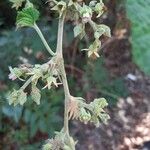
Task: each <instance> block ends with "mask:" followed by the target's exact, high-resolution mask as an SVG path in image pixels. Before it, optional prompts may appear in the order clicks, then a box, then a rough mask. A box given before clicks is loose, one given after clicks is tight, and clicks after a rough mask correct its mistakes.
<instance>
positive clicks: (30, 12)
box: [16, 7, 39, 27]
mask: <svg viewBox="0 0 150 150" xmlns="http://www.w3.org/2000/svg"><path fill="white" fill-rule="evenodd" d="M38 18H39V11H38V10H37V9H35V8H33V7H28V8H24V9H23V10H22V11H19V12H18V14H17V21H16V23H17V27H24V26H27V27H32V26H33V25H34V23H35V22H36V21H37V20H38Z"/></svg>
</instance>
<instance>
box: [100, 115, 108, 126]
mask: <svg viewBox="0 0 150 150" xmlns="http://www.w3.org/2000/svg"><path fill="white" fill-rule="evenodd" d="M99 117H100V119H101V121H102V122H103V123H104V124H107V122H108V119H110V116H109V115H108V114H106V113H101V114H100V115H99Z"/></svg>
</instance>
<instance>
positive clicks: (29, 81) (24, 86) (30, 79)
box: [21, 77, 32, 90]
mask: <svg viewBox="0 0 150 150" xmlns="http://www.w3.org/2000/svg"><path fill="white" fill-rule="evenodd" d="M31 82H32V77H30V78H29V79H28V80H27V81H26V82H25V83H24V85H23V86H22V87H21V89H22V90H24V89H25V88H26V87H27V86H28V85H29V84H30V83H31Z"/></svg>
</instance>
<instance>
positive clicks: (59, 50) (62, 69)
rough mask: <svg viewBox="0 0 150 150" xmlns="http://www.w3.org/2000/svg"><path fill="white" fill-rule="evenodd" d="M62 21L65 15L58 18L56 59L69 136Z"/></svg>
mask: <svg viewBox="0 0 150 150" xmlns="http://www.w3.org/2000/svg"><path fill="white" fill-rule="evenodd" d="M64 20H65V13H64V14H63V15H62V17H60V18H59V25H58V39H57V50H56V53H57V57H58V63H59V70H60V72H61V77H62V82H63V87H64V93H65V109H64V132H65V133H66V134H67V135H69V127H68V123H69V121H68V120H69V119H68V101H69V100H70V92H69V87H68V81H67V77H66V71H65V67H64V59H63V53H62V43H63V30H64Z"/></svg>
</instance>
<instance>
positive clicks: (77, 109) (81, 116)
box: [68, 97, 110, 127]
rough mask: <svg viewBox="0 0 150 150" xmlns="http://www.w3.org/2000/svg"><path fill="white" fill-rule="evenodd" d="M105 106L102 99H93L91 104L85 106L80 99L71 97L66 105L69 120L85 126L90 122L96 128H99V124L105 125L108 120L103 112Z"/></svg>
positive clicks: (104, 101) (83, 101)
mask: <svg viewBox="0 0 150 150" xmlns="http://www.w3.org/2000/svg"><path fill="white" fill-rule="evenodd" d="M107 105H108V103H107V101H106V99H104V98H98V99H94V101H93V102H91V103H89V104H87V103H86V102H85V100H84V99H83V98H81V97H71V100H70V102H69V105H68V107H69V109H68V111H69V114H70V115H69V118H70V119H71V118H72V119H78V120H80V121H81V122H84V123H85V124H87V123H88V122H91V123H94V125H95V126H96V127H99V125H100V122H103V123H105V124H106V123H107V120H108V119H109V118H110V117H109V115H108V114H107V113H106V112H105V111H104V108H105V107H106V106H107Z"/></svg>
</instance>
